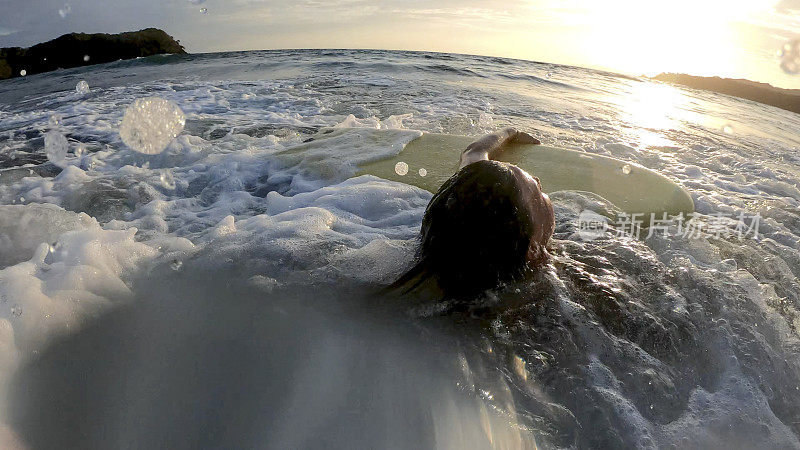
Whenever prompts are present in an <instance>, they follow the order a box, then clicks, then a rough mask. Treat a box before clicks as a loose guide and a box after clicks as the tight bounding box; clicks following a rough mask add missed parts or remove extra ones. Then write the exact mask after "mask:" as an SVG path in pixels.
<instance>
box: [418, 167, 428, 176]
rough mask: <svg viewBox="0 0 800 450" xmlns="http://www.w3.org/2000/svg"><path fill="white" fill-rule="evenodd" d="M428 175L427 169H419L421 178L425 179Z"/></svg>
mask: <svg viewBox="0 0 800 450" xmlns="http://www.w3.org/2000/svg"><path fill="white" fill-rule="evenodd" d="M427 174H428V171H427V170H425V169H419V176H421V177H424V176H425V175H427Z"/></svg>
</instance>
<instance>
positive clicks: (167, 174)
mask: <svg viewBox="0 0 800 450" xmlns="http://www.w3.org/2000/svg"><path fill="white" fill-rule="evenodd" d="M161 185H162V186H164V187H165V188H167V189H170V190H172V189H175V177H174V176H172V171H171V170H168V169H167V170H164V171H162V172H161Z"/></svg>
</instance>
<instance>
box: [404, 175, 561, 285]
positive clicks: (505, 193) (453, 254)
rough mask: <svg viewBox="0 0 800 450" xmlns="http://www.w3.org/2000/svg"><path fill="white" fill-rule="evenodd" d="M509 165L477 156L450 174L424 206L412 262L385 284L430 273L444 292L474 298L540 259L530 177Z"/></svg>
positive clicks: (412, 281)
mask: <svg viewBox="0 0 800 450" xmlns="http://www.w3.org/2000/svg"><path fill="white" fill-rule="evenodd" d="M514 169H515V168H514V167H513V166H511V165H510V164H507V163H502V162H497V161H478V162H474V163H472V164H469V165H467V166H465V167H464V168H462V169H461V170H460V171H458V172H457V173H456V174H455V175H453V176H452V177H450V179H449V180H447V181H446V182H445V183H444V185H442V187H441V188H440V189H439V191H438V192H437V193H436V195H434V196H433V198H432V199H431V201H430V203H429V204H428V208H427V209H426V210H425V217H424V218H423V220H422V230H421V235H422V243H421V245H420V249H419V253H418V255H417V263H416V265H415V266H414V267H413V268H411V269H410V270H409V271H408V272H406V274H405V275H403V276H402V277H401V278H400V279H398V280H397V281H396V282H395V283H394V284H393V285H392V286H391V287H390V288H393V289H397V288H400V289H403V290H404V291H405V292H408V291H410V290H413V289H414V288H415V287H417V286H418V285H420V284H421V283H422V282H424V281H426V280H427V279H429V278H433V279H434V280H435V281H436V282H437V284H438V287H439V288H440V289H441V291H442V292H443V293H444V295H445V296H446V297H449V298H459V297H474V296H476V295H478V294H480V293H481V292H483V291H485V290H487V289H491V288H493V287H496V286H497V285H498V284H499V283H501V282H504V281H511V280H514V279H517V278H519V277H520V276H522V275H523V274H524V273H525V272H526V271H527V270H528V269H529V267H530V266H531V265H535V264H537V263H541V262H543V261H544V260H546V258H547V252H546V251H545V249H544V246H543V244H544V243H540V242H536V241H535V240H534V239H533V235H534V231H535V229H536V227H537V224H536V223H535V221H534V213H533V211H532V209H531V202H530V198H529V195H527V193H526V186H525V183H528V182H531V181H532V180H530V181H528V180H525V179H523V178H522V176H521V175H520V173H524V172H521V171H520V170H519V169H517V170H516V171H515V170H514ZM538 226H539V227H540V228H541V227H542V226H543V224H538ZM544 226H548V227H549V229H550V233H552V226H550V225H546V224H545V225H544ZM548 237H549V234H548Z"/></svg>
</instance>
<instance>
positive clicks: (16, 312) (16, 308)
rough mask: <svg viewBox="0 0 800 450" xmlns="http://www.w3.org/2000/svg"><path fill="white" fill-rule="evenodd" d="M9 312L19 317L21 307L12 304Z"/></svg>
mask: <svg viewBox="0 0 800 450" xmlns="http://www.w3.org/2000/svg"><path fill="white" fill-rule="evenodd" d="M11 314H13V315H15V316H17V317H19V316H21V315H22V308H20V306H19V305H14V306H12V307H11Z"/></svg>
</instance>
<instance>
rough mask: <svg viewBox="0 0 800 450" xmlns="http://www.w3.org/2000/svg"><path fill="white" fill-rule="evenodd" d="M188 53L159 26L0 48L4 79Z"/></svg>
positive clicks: (1, 75) (72, 35) (76, 34)
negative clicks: (146, 57) (29, 45)
mask: <svg viewBox="0 0 800 450" xmlns="http://www.w3.org/2000/svg"><path fill="white" fill-rule="evenodd" d="M165 53H169V54H175V53H177V54H185V53H186V50H184V48H183V46H182V45H181V44H180V42H179V41H176V40H175V39H174V38H173V37H172V36H170V35H168V34H167V33H166V32H164V31H163V30H159V29H157V28H145V29H143V30H139V31H129V32H125V33H118V34H105V33H95V34H86V33H70V34H65V35H63V36H60V37H58V38H56V39H53V40H51V41H47V42H43V43H41V44H36V45H34V46H32V47H28V48H20V47H7V48H1V49H0V80H3V79H6V78H16V77H20V76H27V75H33V74H37V73H43V72H50V71H53V70H58V69H69V68H72V67H80V66H89V65H92V64H101V63H107V62H112V61H117V60H120V59H133V58H139V57H143V56H152V55H158V54H165Z"/></svg>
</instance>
